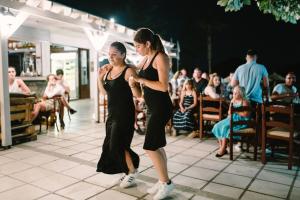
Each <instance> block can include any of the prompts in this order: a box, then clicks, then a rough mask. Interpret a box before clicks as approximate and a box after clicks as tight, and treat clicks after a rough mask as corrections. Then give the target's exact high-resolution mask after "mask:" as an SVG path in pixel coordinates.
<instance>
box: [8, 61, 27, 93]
mask: <svg viewBox="0 0 300 200" xmlns="http://www.w3.org/2000/svg"><path fill="white" fill-rule="evenodd" d="M8 84H9V93H20V94H26V95H29V94H30V89H29V88H28V87H27V85H26V84H25V83H24V81H23V80H22V79H17V78H16V69H15V68H14V67H11V66H10V67H8Z"/></svg>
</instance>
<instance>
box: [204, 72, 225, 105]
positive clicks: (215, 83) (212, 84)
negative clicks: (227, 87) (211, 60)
mask: <svg viewBox="0 0 300 200" xmlns="http://www.w3.org/2000/svg"><path fill="white" fill-rule="evenodd" d="M220 88H221V80H220V76H219V75H218V74H216V73H214V74H212V76H211V78H210V79H209V82H208V85H207V86H206V88H205V89H204V94H205V95H206V96H210V97H211V98H213V99H217V98H220V94H221V89H220Z"/></svg>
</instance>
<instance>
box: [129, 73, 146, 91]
mask: <svg viewBox="0 0 300 200" xmlns="http://www.w3.org/2000/svg"><path fill="white" fill-rule="evenodd" d="M136 83H140V84H142V85H144V84H145V79H143V78H140V77H138V76H130V77H129V78H128V84H129V86H130V87H131V88H134V87H135V86H136Z"/></svg>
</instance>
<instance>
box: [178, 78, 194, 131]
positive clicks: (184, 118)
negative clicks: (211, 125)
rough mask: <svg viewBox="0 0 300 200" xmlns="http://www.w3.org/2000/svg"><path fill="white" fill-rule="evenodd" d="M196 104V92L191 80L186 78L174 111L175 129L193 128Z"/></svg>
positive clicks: (191, 129)
mask: <svg viewBox="0 0 300 200" xmlns="http://www.w3.org/2000/svg"><path fill="white" fill-rule="evenodd" d="M196 105H197V94H196V90H195V88H194V86H193V81H192V80H191V79H188V80H186V81H185V83H184V85H183V89H182V90H181V96H180V102H179V107H180V109H179V110H177V111H176V112H175V113H174V116H173V127H174V128H175V130H176V131H178V130H184V131H188V132H191V131H193V130H194V128H195V119H194V116H193V111H194V108H195V107H196Z"/></svg>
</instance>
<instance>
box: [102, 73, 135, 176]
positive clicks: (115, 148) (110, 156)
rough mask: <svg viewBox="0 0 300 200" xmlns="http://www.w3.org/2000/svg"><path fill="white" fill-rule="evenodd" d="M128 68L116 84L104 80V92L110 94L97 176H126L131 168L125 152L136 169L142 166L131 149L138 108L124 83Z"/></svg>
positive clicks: (126, 84) (113, 81) (114, 81)
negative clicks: (123, 174) (121, 174)
mask: <svg viewBox="0 0 300 200" xmlns="http://www.w3.org/2000/svg"><path fill="white" fill-rule="evenodd" d="M127 69H128V67H126V68H125V69H124V71H123V72H122V74H121V75H120V76H119V77H117V78H116V79H113V80H108V79H107V76H108V74H109V73H111V72H110V71H109V72H108V73H107V75H106V77H105V79H104V85H103V86H104V89H105V90H106V93H107V102H108V118H107V121H106V136H105V139H104V143H103V146H102V154H101V157H100V160H99V162H98V165H97V172H103V173H106V174H117V173H122V172H124V173H126V174H128V171H129V169H128V167H127V164H126V160H125V150H126V151H128V152H129V154H130V156H131V159H132V162H133V165H134V167H135V168H136V169H137V168H138V166H139V156H138V155H137V154H136V153H135V152H133V151H132V150H131V149H130V144H131V141H132V137H133V133H134V114H135V108H134V104H133V97H132V92H131V89H130V87H129V85H128V83H127V81H126V80H125V72H126V70H127Z"/></svg>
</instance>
